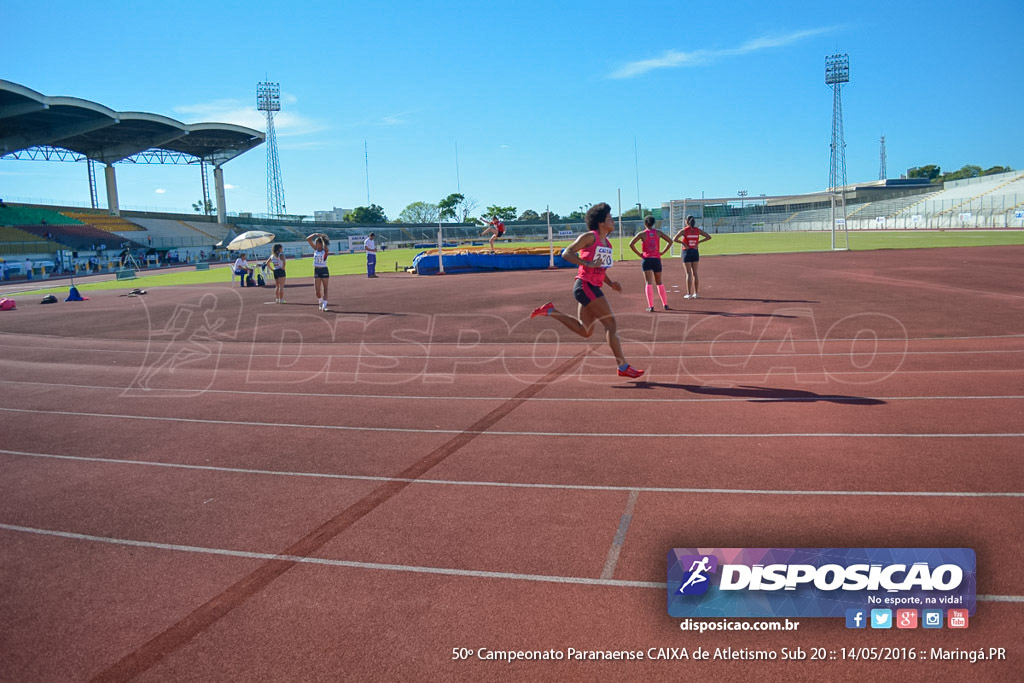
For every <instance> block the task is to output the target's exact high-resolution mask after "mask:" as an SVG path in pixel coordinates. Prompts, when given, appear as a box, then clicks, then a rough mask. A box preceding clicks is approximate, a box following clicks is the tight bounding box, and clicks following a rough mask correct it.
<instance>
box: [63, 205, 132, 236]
mask: <svg viewBox="0 0 1024 683" xmlns="http://www.w3.org/2000/svg"><path fill="white" fill-rule="evenodd" d="M61 213H62V214H64V215H65V216H67V217H68V218H74V219H75V220H76V221H78V222H80V223H88V224H89V225H92V226H94V227H96V228H99V229H100V230H105V231H107V232H135V231H137V230H142V229H143V228H141V227H139V226H138V225H135V223H132V222H130V221H127V220H125V219H124V218H121V217H120V216H111V215H110V214H106V213H103V212H100V211H75V210H71V209H67V210H64V211H61Z"/></svg>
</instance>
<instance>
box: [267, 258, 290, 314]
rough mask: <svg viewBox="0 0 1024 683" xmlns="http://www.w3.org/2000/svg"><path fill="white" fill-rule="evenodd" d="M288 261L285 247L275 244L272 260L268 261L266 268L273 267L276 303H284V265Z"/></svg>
mask: <svg viewBox="0 0 1024 683" xmlns="http://www.w3.org/2000/svg"><path fill="white" fill-rule="evenodd" d="M286 260H287V259H286V258H285V255H284V245H283V244H275V245H274V248H273V250H272V251H271V252H270V258H268V259H267V260H266V263H264V264H263V265H264V266H268V265H269V266H271V267H272V268H273V269H274V303H277V304H283V303H284V280H285V270H284V264H285V261H286Z"/></svg>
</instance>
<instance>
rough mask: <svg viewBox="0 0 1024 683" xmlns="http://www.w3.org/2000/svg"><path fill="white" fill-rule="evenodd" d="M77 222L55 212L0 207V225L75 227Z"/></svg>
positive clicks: (21, 206) (29, 208) (14, 206)
mask: <svg viewBox="0 0 1024 683" xmlns="http://www.w3.org/2000/svg"><path fill="white" fill-rule="evenodd" d="M78 223H81V221H79V220H75V219H74V218H70V217H68V216H65V215H64V214H62V213H59V212H57V211H51V210H50V209H44V208H42V207H38V206H25V205H24V204H6V203H5V204H3V206H2V207H0V225H36V224H39V225H43V224H49V225H77V224H78Z"/></svg>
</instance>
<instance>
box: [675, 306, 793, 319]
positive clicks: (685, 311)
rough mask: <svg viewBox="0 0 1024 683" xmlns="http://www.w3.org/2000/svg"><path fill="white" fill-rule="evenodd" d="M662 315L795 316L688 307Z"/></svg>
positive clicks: (790, 316) (791, 316)
mask: <svg viewBox="0 0 1024 683" xmlns="http://www.w3.org/2000/svg"><path fill="white" fill-rule="evenodd" d="M661 314H662V315H673V314H675V315H680V314H681V315H718V316H721V317H723V318H797V317H799V316H796V315H783V314H782V313H733V312H731V311H694V310H692V309H689V308H673V309H672V310H671V311H661Z"/></svg>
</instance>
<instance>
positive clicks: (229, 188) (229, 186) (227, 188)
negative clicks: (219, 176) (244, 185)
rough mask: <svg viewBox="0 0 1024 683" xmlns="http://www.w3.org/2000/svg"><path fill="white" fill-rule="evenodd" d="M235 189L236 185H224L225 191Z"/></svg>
mask: <svg viewBox="0 0 1024 683" xmlns="http://www.w3.org/2000/svg"><path fill="white" fill-rule="evenodd" d="M237 188H238V186H237V185H232V184H231V183H224V189H225V190H234V189H237Z"/></svg>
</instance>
